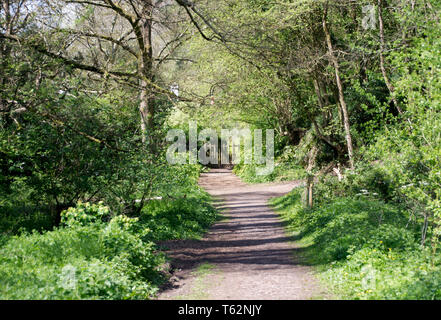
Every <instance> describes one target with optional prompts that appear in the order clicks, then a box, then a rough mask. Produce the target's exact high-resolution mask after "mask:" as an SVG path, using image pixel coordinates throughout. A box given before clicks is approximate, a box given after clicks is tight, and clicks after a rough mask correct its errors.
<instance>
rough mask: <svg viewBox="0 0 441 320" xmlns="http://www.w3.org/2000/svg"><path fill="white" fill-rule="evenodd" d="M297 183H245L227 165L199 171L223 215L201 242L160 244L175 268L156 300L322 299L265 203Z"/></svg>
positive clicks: (289, 189) (289, 241)
mask: <svg viewBox="0 0 441 320" xmlns="http://www.w3.org/2000/svg"><path fill="white" fill-rule="evenodd" d="M300 183H301V182H300V181H292V182H284V183H277V184H275V183H270V184H256V185H248V184H246V183H243V182H242V181H241V180H240V179H239V178H238V177H237V176H235V175H234V174H233V173H232V172H231V170H227V169H212V170H211V171H210V172H208V173H204V174H202V176H201V178H200V181H199V184H200V185H201V186H202V187H203V188H204V189H205V190H206V191H207V192H209V193H210V194H211V195H212V196H213V197H214V198H215V199H216V202H217V207H218V208H220V209H221V210H222V211H223V214H224V216H225V219H224V220H222V221H220V222H217V223H216V224H215V225H214V226H213V227H212V228H211V229H210V230H209V232H208V233H207V234H206V235H205V236H204V238H203V239H202V240H198V241H196V240H191V241H171V242H167V243H165V244H163V245H164V246H165V247H167V248H168V249H169V250H168V251H167V254H168V255H169V256H170V257H172V259H173V266H174V267H175V268H176V272H175V274H174V276H173V277H172V279H171V282H170V283H169V284H168V286H167V287H166V288H164V289H163V290H162V291H161V292H160V293H159V295H158V299H213V300H267V299H275V300H279V299H283V300H296V299H318V298H323V297H324V296H325V291H324V290H323V289H322V288H321V287H320V286H319V284H318V282H317V280H316V279H315V278H314V275H313V274H312V270H311V267H309V266H307V265H305V264H304V263H302V261H301V259H300V258H299V254H298V251H299V250H301V249H300V248H299V247H298V246H297V245H296V244H295V243H294V242H293V241H292V239H291V238H290V237H289V236H287V234H286V232H285V230H284V228H283V225H282V223H281V221H280V220H279V217H278V216H277V214H276V213H274V211H273V210H272V209H271V208H270V207H269V206H268V205H267V201H268V199H270V198H272V197H277V196H282V195H284V194H286V193H288V192H289V191H291V190H292V189H293V188H295V187H297V186H299V185H300ZM296 251H297V252H296Z"/></svg>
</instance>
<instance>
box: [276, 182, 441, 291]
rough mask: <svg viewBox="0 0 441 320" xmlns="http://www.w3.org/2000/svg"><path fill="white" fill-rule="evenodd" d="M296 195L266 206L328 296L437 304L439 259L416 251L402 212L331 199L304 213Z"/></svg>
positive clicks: (369, 203)
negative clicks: (295, 239)
mask: <svg viewBox="0 0 441 320" xmlns="http://www.w3.org/2000/svg"><path fill="white" fill-rule="evenodd" d="M302 192H303V190H302V189H295V190H293V191H292V192H291V193H290V194H288V195H286V196H283V197H280V198H275V199H272V201H271V203H272V205H273V206H274V208H275V210H276V211H278V212H279V213H280V214H281V216H282V218H283V219H284V221H285V222H286V224H287V226H288V229H289V230H290V232H295V233H296V234H297V235H298V238H299V241H300V243H301V244H303V246H304V247H305V251H304V255H305V258H306V259H307V260H308V262H309V263H311V264H313V265H315V266H316V267H317V270H318V271H319V275H320V278H321V280H322V281H323V282H324V283H325V285H326V286H327V287H328V288H329V289H330V291H331V292H332V294H333V295H334V296H336V297H338V298H341V299H441V286H440V284H441V272H440V271H441V263H440V257H439V255H438V254H434V253H433V252H432V251H429V250H428V249H423V248H421V247H420V246H419V243H418V232H417V230H413V229H412V228H410V227H409V226H408V221H407V219H406V217H407V214H406V213H405V212H401V211H400V210H399V209H398V208H396V207H394V206H392V205H389V204H385V203H383V202H380V201H378V200H373V199H369V198H366V197H357V198H335V199H333V200H332V201H329V202H327V203H324V204H321V205H318V206H316V207H315V208H314V209H313V210H308V209H304V208H303V206H302V201H301V194H302Z"/></svg>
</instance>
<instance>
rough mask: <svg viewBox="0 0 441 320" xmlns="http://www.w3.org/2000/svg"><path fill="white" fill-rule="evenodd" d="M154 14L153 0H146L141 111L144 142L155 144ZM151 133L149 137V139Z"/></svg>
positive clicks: (142, 42)
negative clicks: (152, 93)
mask: <svg viewBox="0 0 441 320" xmlns="http://www.w3.org/2000/svg"><path fill="white" fill-rule="evenodd" d="M152 15H153V0H145V1H144V6H143V9H142V20H141V28H140V29H141V35H138V37H139V36H140V37H141V39H138V42H139V44H140V49H141V55H140V62H139V64H140V68H139V69H140V76H141V78H142V80H141V81H140V82H141V92H140V104H139V113H140V116H141V134H142V142H143V143H149V144H150V145H151V146H152V145H153V130H154V115H155V110H154V101H153V97H152V95H151V90H150V88H149V84H150V83H152V82H153V48H152V20H153V19H152ZM147 135H149V139H147Z"/></svg>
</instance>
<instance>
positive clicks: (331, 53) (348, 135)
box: [323, 7, 354, 169]
mask: <svg viewBox="0 0 441 320" xmlns="http://www.w3.org/2000/svg"><path fill="white" fill-rule="evenodd" d="M327 11H328V9H327V7H326V8H325V13H324V15H323V31H324V33H325V36H326V44H327V46H328V53H329V57H330V59H331V61H332V64H333V65H334V69H335V80H336V82H337V88H338V98H339V101H340V108H341V111H342V116H343V123H344V129H345V133H346V143H347V148H348V157H349V165H350V167H351V169H354V157H353V154H354V152H353V147H352V137H351V128H350V125H349V115H348V108H347V106H346V101H345V98H344V94H343V85H342V82H341V79H340V67H339V64H338V60H337V57H336V56H335V55H334V49H333V47H332V41H331V35H330V33H329V30H328V26H327V23H326V18H327Z"/></svg>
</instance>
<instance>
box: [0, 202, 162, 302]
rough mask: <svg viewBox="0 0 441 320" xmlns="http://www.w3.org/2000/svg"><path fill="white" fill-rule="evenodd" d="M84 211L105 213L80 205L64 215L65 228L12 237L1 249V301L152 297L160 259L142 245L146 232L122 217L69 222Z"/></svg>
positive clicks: (148, 244)
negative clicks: (65, 220) (105, 221)
mask: <svg viewBox="0 0 441 320" xmlns="http://www.w3.org/2000/svg"><path fill="white" fill-rule="evenodd" d="M85 208H88V209H89V211H88V212H89V213H90V212H93V213H98V215H101V213H107V212H108V211H107V208H106V207H104V206H99V205H96V206H93V207H92V206H88V205H84V204H80V205H79V207H78V208H75V209H72V210H69V211H68V215H67V216H69V219H68V220H67V221H68V223H69V226H68V227H66V228H58V229H55V230H54V231H49V232H45V233H43V234H39V233H37V232H34V233H32V234H22V235H20V236H14V237H11V238H10V239H9V240H8V241H7V242H6V243H5V244H4V245H3V246H2V247H1V249H0V279H1V286H0V297H1V298H2V299H129V298H131V299H146V298H149V297H151V296H152V295H153V294H154V292H155V291H156V290H157V284H158V281H159V280H160V274H159V271H160V268H161V265H162V263H163V257H162V255H158V254H155V253H154V244H153V243H152V242H149V241H145V240H143V238H145V237H146V234H147V233H148V232H150V231H149V230H146V229H142V230H140V228H138V227H137V226H136V224H137V219H133V218H128V217H124V216H116V217H114V218H112V219H111V220H110V221H109V222H108V223H104V222H101V221H91V219H90V218H84V216H82V215H80V216H79V217H75V219H78V220H74V218H73V217H74V216H75V215H74V212H75V211H77V212H82V211H84V210H85ZM91 208H92V209H91ZM90 216H92V215H90ZM79 221H81V222H87V224H86V223H78V222H79Z"/></svg>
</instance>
